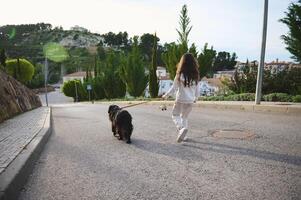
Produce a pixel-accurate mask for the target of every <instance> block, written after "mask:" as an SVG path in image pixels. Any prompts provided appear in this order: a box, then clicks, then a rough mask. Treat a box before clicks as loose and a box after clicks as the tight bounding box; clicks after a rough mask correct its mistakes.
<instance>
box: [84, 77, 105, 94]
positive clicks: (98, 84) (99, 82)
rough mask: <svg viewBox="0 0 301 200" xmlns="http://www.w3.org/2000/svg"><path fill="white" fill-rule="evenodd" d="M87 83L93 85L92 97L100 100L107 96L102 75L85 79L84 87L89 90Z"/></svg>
mask: <svg viewBox="0 0 301 200" xmlns="http://www.w3.org/2000/svg"><path fill="white" fill-rule="evenodd" d="M87 85H91V86H92V90H91V99H95V100H100V99H105V98H106V94H105V91H104V86H103V79H102V78H101V77H96V78H91V79H90V80H89V81H85V82H84V83H83V87H84V89H85V90H87ZM87 93H88V90H87Z"/></svg>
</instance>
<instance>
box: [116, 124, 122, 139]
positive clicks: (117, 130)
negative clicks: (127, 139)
mask: <svg viewBox="0 0 301 200" xmlns="http://www.w3.org/2000/svg"><path fill="white" fill-rule="evenodd" d="M116 133H117V134H118V135H119V137H118V140H123V137H122V132H121V129H120V128H118V127H116Z"/></svg>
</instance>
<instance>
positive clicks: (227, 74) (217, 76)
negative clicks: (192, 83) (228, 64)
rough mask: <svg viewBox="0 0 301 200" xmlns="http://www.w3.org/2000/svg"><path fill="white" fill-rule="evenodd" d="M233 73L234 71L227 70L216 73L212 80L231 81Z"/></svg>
mask: <svg viewBox="0 0 301 200" xmlns="http://www.w3.org/2000/svg"><path fill="white" fill-rule="evenodd" d="M234 73H235V70H227V71H217V72H216V73H215V74H213V78H215V79H220V78H228V79H231V78H232V77H233V75H234Z"/></svg>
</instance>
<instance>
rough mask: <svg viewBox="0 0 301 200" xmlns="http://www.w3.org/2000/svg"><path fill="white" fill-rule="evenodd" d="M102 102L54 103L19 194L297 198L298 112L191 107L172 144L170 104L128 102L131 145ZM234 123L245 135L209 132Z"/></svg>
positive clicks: (300, 158) (300, 161) (300, 164)
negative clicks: (183, 131)
mask: <svg viewBox="0 0 301 200" xmlns="http://www.w3.org/2000/svg"><path fill="white" fill-rule="evenodd" d="M107 108H108V105H101V104H93V105H92V104H69V105H68V104H66V105H56V106H54V107H53V123H54V130H53V134H52V136H51V137H50V139H49V141H48V143H47V145H46V146H45V149H44V151H43V153H42V155H41V157H40V159H39V160H38V162H37V164H36V166H35V169H34V172H33V174H32V175H31V177H30V178H29V181H28V183H27V185H26V186H25V187H24V189H23V191H22V192H21V195H20V199H31V200H35V199H36V200H41V199H72V200H74V199H156V200H157V199H162V200H163V199H164V200H166V199H252V200H253V199H271V200H277V199H300V197H301V190H300V188H301V131H300V130H301V123H300V122H301V120H300V119H301V118H300V116H295V115H288V114H287V115H284V114H268V113H265V114H263V113H250V112H240V111H231V110H226V111H221V110H217V109H203V108H194V109H193V111H192V113H191V115H190V118H189V122H190V125H189V126H190V129H189V132H188V137H189V139H188V141H187V142H183V143H181V144H178V143H176V130H175V127H174V125H173V123H172V120H171V117H170V112H171V108H170V107H168V110H167V111H165V112H162V111H160V110H159V109H158V106H150V105H140V106H137V107H131V108H128V111H130V113H131V114H132V116H133V119H134V121H133V123H134V132H133V137H132V144H130V145H128V144H126V143H124V142H121V141H118V140H117V139H116V138H114V137H113V136H112V133H111V131H110V123H109V121H108V116H107ZM217 129H240V130H247V131H250V132H254V133H255V134H256V135H257V136H256V137H255V138H253V139H248V140H237V139H222V138H215V137H212V136H211V134H210V133H211V132H212V131H214V130H217Z"/></svg>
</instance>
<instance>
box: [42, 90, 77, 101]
mask: <svg viewBox="0 0 301 200" xmlns="http://www.w3.org/2000/svg"><path fill="white" fill-rule="evenodd" d="M39 97H40V99H41V102H42V104H43V105H46V97H45V93H43V94H39ZM47 98H48V104H49V105H55V104H63V103H71V102H73V98H71V97H66V96H65V95H64V94H63V93H62V92H61V89H58V88H56V89H55V91H53V92H49V93H47Z"/></svg>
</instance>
